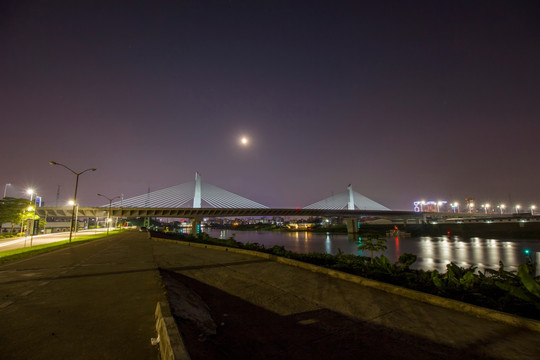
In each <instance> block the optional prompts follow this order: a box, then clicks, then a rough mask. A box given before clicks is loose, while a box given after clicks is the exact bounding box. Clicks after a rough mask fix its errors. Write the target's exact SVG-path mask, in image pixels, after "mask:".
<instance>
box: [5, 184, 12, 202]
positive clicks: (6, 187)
mask: <svg viewBox="0 0 540 360" xmlns="http://www.w3.org/2000/svg"><path fill="white" fill-rule="evenodd" d="M8 186H11V184H6V185H5V186H4V199H5V198H6V195H7V189H8Z"/></svg>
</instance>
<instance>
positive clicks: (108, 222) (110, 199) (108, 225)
mask: <svg viewBox="0 0 540 360" xmlns="http://www.w3.org/2000/svg"><path fill="white" fill-rule="evenodd" d="M97 196H103V197H104V198H105V199H107V200H109V213H108V214H107V235H109V227H110V226H111V206H112V202H113V200H114V199H119V198H120V196H115V197H113V198H110V197H108V196H105V195H103V194H97Z"/></svg>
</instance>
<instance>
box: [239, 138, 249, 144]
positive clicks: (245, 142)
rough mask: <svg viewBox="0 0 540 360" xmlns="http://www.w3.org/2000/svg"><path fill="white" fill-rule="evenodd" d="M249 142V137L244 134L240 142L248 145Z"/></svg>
mask: <svg viewBox="0 0 540 360" xmlns="http://www.w3.org/2000/svg"><path fill="white" fill-rule="evenodd" d="M248 142H249V140H248V138H247V137H245V136H242V138H241V139H240V143H241V144H242V145H247V144H248Z"/></svg>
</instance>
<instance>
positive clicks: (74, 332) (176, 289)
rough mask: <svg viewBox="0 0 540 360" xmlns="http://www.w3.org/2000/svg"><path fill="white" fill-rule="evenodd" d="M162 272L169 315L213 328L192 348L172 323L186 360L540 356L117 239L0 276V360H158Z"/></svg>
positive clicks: (426, 316)
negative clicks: (198, 319) (201, 316)
mask: <svg viewBox="0 0 540 360" xmlns="http://www.w3.org/2000/svg"><path fill="white" fill-rule="evenodd" d="M160 271H161V274H162V275H163V277H164V279H165V281H166V284H167V289H168V291H169V295H170V297H171V303H172V306H173V310H174V308H175V306H176V307H178V305H179V304H180V305H181V304H184V305H193V304H195V303H197V305H196V306H198V307H199V308H205V310H204V311H206V312H207V313H208V315H210V317H211V320H212V321H213V322H214V323H215V325H216V326H217V328H216V334H215V335H212V336H206V337H204V336H203V337H201V336H199V335H200V334H203V335H204V330H201V328H202V325H201V324H200V323H199V324H195V323H194V321H193V320H187V319H185V318H184V319H179V326H180V329H181V331H183V335H184V336H185V342H186V345H187V347H188V351H190V354H191V356H192V358H193V359H198V358H204V359H216V358H218V359H219V358H221V359H227V358H245V359H249V358H266V359H283V358H289V359H302V358H306V356H307V355H309V357H311V358H321V359H322V358H324V359H332V358H335V359H338V358H339V359H345V358H351V359H353V358H354V359H357V358H375V357H376V358H385V359H386V358H394V359H430V358H440V359H462V358H467V359H491V358H494V359H538V354H540V333H538V332H533V331H529V330H524V329H520V328H515V327H512V326H508V325H504V324H500V323H497V322H493V321H488V320H483V319H479V318H476V317H473V316H470V315H467V314H464V313H460V312H456V311H452V310H447V309H443V308H439V307H436V306H433V305H427V304H424V303H421V302H417V301H414V300H410V299H405V298H402V297H399V296H396V295H391V294H388V293H384V292H382V291H379V290H376V289H373V288H367V287H363V286H360V285H357V284H354V283H351V282H348V281H344V280H339V279H335V278H331V277H329V276H327V275H323V274H319V273H314V272H311V271H308V270H304V269H300V268H297V267H293V266H289V265H285V264H281V263H277V262H274V261H269V260H266V259H261V258H259V257H254V256H250V255H246V254H238V253H233V252H226V251H223V250H212V249H205V248H201V247H196V246H186V245H180V244H177V243H172V242H166V241H161V240H155V239H153V240H149V239H148V238H147V235H146V234H145V233H138V232H127V233H122V234H119V235H115V236H111V237H109V238H107V239H104V240H97V241H93V242H90V243H86V244H81V245H75V246H72V247H70V248H67V249H63V250H59V251H55V252H53V253H48V254H44V255H40V256H36V257H34V258H30V259H27V260H23V261H19V262H16V263H11V264H7V265H4V266H0V324H1V326H0V359H68V358H69V359H156V358H158V349H157V347H153V346H152V345H151V344H150V338H152V337H155V336H156V332H155V321H154V318H153V315H154V309H155V306H156V303H157V302H158V301H161V300H163V299H164V289H163V287H162V285H161V284H162V280H161V277H160ZM184 297H185V298H184ZM186 299H188V300H190V299H191V300H190V301H188V302H186V301H184V300H186ZM193 299H197V300H196V301H192V300H193ZM201 304H202V305H201ZM176 310H178V308H177V309H176ZM180 310H182V309H180ZM183 316H184V317H186V314H185V313H184V314H183ZM309 357H308V358H309Z"/></svg>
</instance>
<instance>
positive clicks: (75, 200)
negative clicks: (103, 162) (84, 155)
mask: <svg viewBox="0 0 540 360" xmlns="http://www.w3.org/2000/svg"><path fill="white" fill-rule="evenodd" d="M49 164H51V165H60V166H63V167H65V168H66V169H68V170H69V171H71V172H72V173H73V174H75V176H76V179H75V195H73V210H72V211H71V225H70V227H69V242H70V243H71V237H72V236H73V219H74V217H75V206H77V188H78V187H79V175H81V174H84V173H85V172H87V171H96V169H95V168H90V169H86V170H84V171H81V172H76V171H74V170H72V169H70V168H69V167H67V166H66V165H64V164H60V163H57V162H55V161H49Z"/></svg>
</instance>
